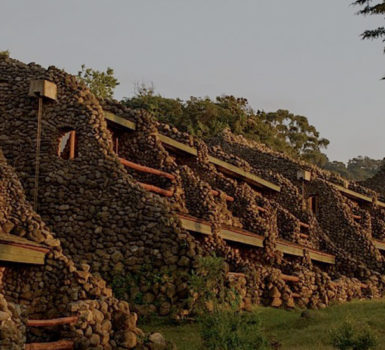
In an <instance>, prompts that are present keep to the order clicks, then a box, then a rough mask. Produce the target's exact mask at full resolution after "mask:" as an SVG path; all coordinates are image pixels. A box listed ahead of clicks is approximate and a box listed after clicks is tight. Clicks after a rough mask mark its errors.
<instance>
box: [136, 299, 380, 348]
mask: <svg viewBox="0 0 385 350" xmlns="http://www.w3.org/2000/svg"><path fill="white" fill-rule="evenodd" d="M253 312H256V313H257V314H259V316H260V318H261V321H262V326H263V329H264V332H265V334H266V336H267V337H268V338H269V340H271V341H273V340H274V341H276V342H279V343H280V344H281V347H280V348H279V349H282V350H310V349H311V350H321V349H322V350H328V349H333V348H332V347H331V346H330V345H329V342H330V335H329V332H330V330H331V329H332V328H336V327H339V326H341V325H342V324H343V322H344V321H345V320H346V319H350V320H353V321H357V322H359V323H361V324H363V325H368V326H369V327H370V329H371V330H372V331H373V332H374V333H375V335H376V336H377V339H378V343H379V346H378V348H377V349H380V350H381V349H384V350H385V299H380V300H375V301H352V302H350V303H345V304H339V305H334V306H330V307H328V308H326V309H323V310H317V311H313V310H308V311H306V316H307V317H302V316H301V314H302V310H292V311H285V310H281V309H273V308H264V307H258V308H255V310H254V311H253ZM140 327H141V328H142V329H143V330H144V331H146V332H155V331H157V332H161V333H162V334H163V335H164V336H165V337H166V338H167V339H169V340H172V341H173V342H174V343H175V344H176V345H177V347H178V350H199V349H201V339H200V336H199V330H198V325H197V324H196V323H187V322H186V323H183V324H177V325H176V324H174V323H173V322H171V321H169V320H167V319H152V320H151V321H149V322H146V323H143V324H140Z"/></svg>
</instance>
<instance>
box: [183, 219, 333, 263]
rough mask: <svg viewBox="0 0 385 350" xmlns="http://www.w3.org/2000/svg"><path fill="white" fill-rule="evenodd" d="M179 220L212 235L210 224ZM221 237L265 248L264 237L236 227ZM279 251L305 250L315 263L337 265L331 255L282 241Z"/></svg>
mask: <svg viewBox="0 0 385 350" xmlns="http://www.w3.org/2000/svg"><path fill="white" fill-rule="evenodd" d="M178 217H179V219H180V220H181V222H182V227H183V228H184V229H185V230H188V231H193V232H197V233H202V234H205V235H211V234H212V231H211V226H210V224H209V223H208V222H205V221H204V220H200V219H197V218H194V217H190V216H188V215H184V214H179V215H178ZM220 235H221V237H222V238H223V239H224V240H227V241H231V242H237V243H243V244H247V245H251V246H254V247H258V248H263V237H262V236H259V235H257V234H255V233H252V232H249V231H246V230H242V229H239V228H235V227H228V226H222V228H221V230H220ZM276 248H277V250H278V251H280V252H282V253H284V254H289V255H294V256H300V257H303V256H304V249H306V250H307V251H308V252H309V255H310V258H311V259H312V260H315V261H320V262H324V263H328V264H335V257H334V256H333V255H331V254H328V253H324V252H321V251H318V250H315V249H310V248H307V247H303V246H300V245H298V244H295V243H291V242H288V241H284V240H282V239H280V240H278V241H277V246H276Z"/></svg>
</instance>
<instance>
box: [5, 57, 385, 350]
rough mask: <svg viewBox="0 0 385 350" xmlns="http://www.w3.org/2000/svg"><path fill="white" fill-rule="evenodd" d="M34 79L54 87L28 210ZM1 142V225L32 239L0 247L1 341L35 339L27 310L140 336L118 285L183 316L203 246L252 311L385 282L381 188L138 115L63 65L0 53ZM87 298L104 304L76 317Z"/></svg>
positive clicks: (125, 344)
mask: <svg viewBox="0 0 385 350" xmlns="http://www.w3.org/2000/svg"><path fill="white" fill-rule="evenodd" d="M36 80H46V81H50V82H52V83H54V84H56V86H57V100H56V101H52V100H48V99H45V100H44V101H43V115H42V135H41V150H40V166H39V170H40V174H39V187H38V193H37V199H38V201H37V203H38V205H37V209H36V212H35V211H33V210H32V208H31V204H30V203H33V200H34V194H35V192H34V189H35V167H36V137H37V136H36V135H37V111H38V109H39V102H38V98H36V97H34V96H30V94H29V90H30V86H31V82H33V81H36ZM0 148H1V149H2V152H3V153H4V158H2V159H1V164H0V166H1V167H0V169H4V171H5V172H8V173H9V174H11V175H7V176H6V177H5V176H3V177H2V179H4V186H3V187H4V190H2V192H1V196H0V201H1V202H0V204H1V207H2V208H4V211H3V212H4V213H5V214H4V215H3V216H4V217H0V225H2V227H3V231H5V233H6V234H7V235H8V240H9V241H12V240H11V238H13V241H15V240H28V242H23V243H20V242H21V241H20V242H19V245H20V244H21V245H24V246H28V247H30V246H31V247H33V248H34V249H35V251H36V249H37V250H39V251H40V255H39V257H36V259H40V260H39V261H40V265H38V266H35V265H33V266H28V265H26V264H25V262H24V264H20V262H19V263H18V264H15V263H12V264H10V263H6V262H4V263H2V262H1V261H4V260H3V259H2V256H1V254H0V263H1V266H3V282H2V290H1V293H2V294H3V296H4V297H3V298H2V299H0V307H1V308H2V309H1V310H0V311H3V312H4V313H7V315H8V316H7V318H6V319H7V322H8V326H7V327H9V328H10V329H11V328H12V329H13V330H14V331H13V332H10V334H13V336H12V337H13V338H12V339H11V337H8V338H7V339H2V340H1V341H8V343H12V344H22V343H23V342H25V336H26V334H27V336H28V337H29V338H30V339H29V341H37V339H36V337H37V334H39V335H40V336H41V333H40V332H37V333H36V332H34V330H33V329H32V330H30V329H29V328H30V327H27V331H26V326H28V322H27V321H26V320H27V319H31V318H35V319H42V318H57V317H63V316H75V317H76V316H77V317H78V320H77V321H76V322H74V323H72V324H71V325H66V326H65V327H63V329H62V330H61V331H60V330H59V331H58V332H59V334H58V336H57V337H58V338H59V339H72V340H73V341H74V342H75V347H79V348H81V346H83V347H84V348H92V347H94V348H96V349H109V348H122V349H123V348H130V347H134V346H136V342H137V336H138V335H140V334H141V332H140V330H138V329H137V328H136V325H135V324H136V316H135V315H136V314H134V313H132V312H131V311H130V308H129V307H128V304H127V303H125V302H122V301H118V300H117V299H116V298H115V297H116V296H118V297H120V298H123V299H125V300H127V301H129V302H130V307H131V309H133V310H134V311H136V312H139V313H140V314H150V313H158V314H160V315H185V314H187V313H189V311H190V310H191V307H192V304H193V301H192V299H191V298H190V297H189V296H190V292H191V291H190V289H189V279H190V276H191V273H192V271H193V270H194V269H195V268H196V266H197V265H196V264H197V259H198V258H199V257H200V256H204V255H210V254H213V253H215V254H216V255H217V256H221V257H223V258H224V259H225V261H226V263H227V268H228V276H229V283H232V284H234V285H235V286H236V288H237V289H238V291H239V293H240V295H241V296H242V306H243V307H244V308H246V309H249V308H250V307H251V306H252V305H253V304H263V305H273V306H277V307H280V306H282V307H294V306H295V305H298V306H300V307H315V308H318V307H325V306H326V305H328V304H329V303H330V302H331V301H340V302H342V301H348V300H351V299H352V298H364V297H379V296H381V295H383V294H384V288H385V276H384V257H383V255H382V251H383V250H384V249H385V242H383V240H384V239H385V221H384V214H385V212H384V208H385V203H383V202H382V201H381V200H382V199H381V198H380V195H379V194H378V193H379V192H381V191H380V189H379V188H378V187H376V188H375V190H376V191H378V192H375V191H374V190H371V189H369V188H366V187H363V186H361V185H359V184H357V183H353V182H351V183H349V182H347V181H346V180H344V179H342V178H341V177H338V176H336V175H332V174H331V173H328V172H325V171H322V170H320V169H318V168H316V167H314V166H311V165H309V164H306V163H302V162H298V161H295V160H293V159H290V158H289V157H287V156H285V155H283V154H279V153H275V152H273V151H271V150H270V149H268V148H267V147H265V146H263V145H260V144H256V143H253V142H250V141H247V140H245V139H244V138H242V137H240V136H234V135H233V134H231V133H230V132H229V131H225V132H224V133H223V134H221V135H218V136H217V137H216V138H215V139H211V140H209V141H207V142H206V143H205V142H203V141H202V140H200V139H197V138H194V137H192V136H191V135H189V134H187V133H182V132H179V131H178V130H176V129H175V128H173V127H171V126H169V125H164V124H161V123H159V122H157V121H156V120H154V119H153V118H152V116H151V115H149V114H148V113H146V112H144V111H133V110H130V109H128V108H126V107H124V106H122V105H121V104H119V103H118V102H116V101H98V100H97V99H96V98H95V97H94V96H93V95H92V94H91V93H90V92H89V90H88V89H87V88H86V87H85V86H84V85H83V84H82V83H80V82H79V81H78V80H77V79H76V78H75V77H73V76H71V75H69V74H67V73H65V72H64V71H62V70H59V69H56V68H55V67H49V68H48V69H44V68H42V67H41V66H38V65H36V64H28V65H26V64H23V63H21V62H18V61H16V60H13V59H9V58H5V57H3V58H0ZM11 167H12V168H11ZM9 176H11V177H12V179H13V182H14V183H17V186H16V187H17V188H18V190H17V191H16V192H15V191H14V192H12V191H11V190H10V187H9V186H8V182H9V180H8V177H9ZM11 187H12V186H11ZM10 191H11V192H10ZM24 196H25V198H24ZM14 207H15V208H19V209H13V208H14ZM4 225H5V226H4ZM9 236H11V237H9ZM0 253H1V250H0ZM42 254H43V255H44V256H43V257H42V256H41V255H42ZM35 264H36V262H35ZM111 286H112V287H113V289H114V291H115V294H116V295H115V296H112V295H111V293H112V292H111V289H109V288H108V287H111ZM122 286H123V287H124V288H122ZM127 286H128V287H127ZM90 310H99V311H100V312H101V313H99V312H96V316H95V315H93V317H91V316H89V317H88V316H87V317H85V316H84V315H90V314H92V312H91V311H90ZM94 313H95V311H94ZM82 315H83V316H82ZM4 317H6V315H4ZM0 322H4V321H2V314H1V313H0ZM122 324H123V325H124V327H121V325H122ZM2 327H3V326H2ZM16 330H17V331H16ZM15 335H17V336H15ZM43 336H44V337H46V338H47V339H48V338H49V337H50V336H51V335H50V334H43ZM48 340H51V339H48ZM17 346H18V345H15V349H16V348H18V347H17ZM138 346H142V345H138Z"/></svg>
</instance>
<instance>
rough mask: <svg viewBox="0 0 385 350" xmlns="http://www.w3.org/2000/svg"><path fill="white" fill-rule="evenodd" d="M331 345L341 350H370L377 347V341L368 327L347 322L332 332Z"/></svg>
mask: <svg viewBox="0 0 385 350" xmlns="http://www.w3.org/2000/svg"><path fill="white" fill-rule="evenodd" d="M331 344H332V345H333V346H334V347H335V348H336V349H340V350H369V349H375V348H376V347H377V339H376V337H375V336H374V334H373V333H372V332H371V330H370V329H369V328H368V327H362V326H358V325H354V324H353V323H352V322H351V321H345V322H344V323H343V324H342V326H341V327H339V328H336V329H334V330H332V331H331Z"/></svg>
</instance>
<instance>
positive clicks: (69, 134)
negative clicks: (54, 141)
mask: <svg viewBox="0 0 385 350" xmlns="http://www.w3.org/2000/svg"><path fill="white" fill-rule="evenodd" d="M57 154H58V156H59V157H60V158H62V159H66V160H68V159H75V158H76V157H77V156H78V152H77V135H76V131H75V130H68V129H65V130H63V133H62V136H61V137H60V139H59V146H58V150H57Z"/></svg>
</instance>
